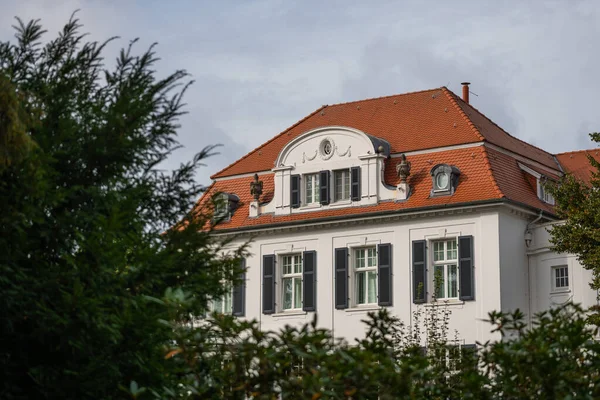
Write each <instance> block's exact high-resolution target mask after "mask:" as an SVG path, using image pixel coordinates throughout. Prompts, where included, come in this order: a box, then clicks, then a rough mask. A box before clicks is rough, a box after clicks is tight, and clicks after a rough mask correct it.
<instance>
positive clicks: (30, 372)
mask: <svg viewBox="0 0 600 400" xmlns="http://www.w3.org/2000/svg"><path fill="white" fill-rule="evenodd" d="M80 29H81V25H80V24H79V23H78V21H77V19H75V18H74V17H72V18H71V20H70V21H69V22H68V23H67V24H66V25H65V26H64V28H63V29H62V31H61V32H60V33H59V35H58V37H56V38H54V39H51V40H49V41H47V43H46V44H43V41H42V38H43V35H44V34H45V31H44V30H43V29H42V27H41V25H40V23H39V21H31V22H29V23H23V22H22V21H21V20H18V23H17V26H16V41H15V42H14V43H9V42H6V43H0V210H1V212H0V232H1V235H0V318H1V323H0V332H1V338H0V339H1V340H0V397H1V398H9V399H12V398H14V399H16V398H23V399H25V398H27V399H39V398H73V399H85V398H94V399H103V398H106V399H112V398H118V397H119V396H126V397H127V396H130V393H128V392H130V391H131V390H130V389H135V388H136V387H142V386H143V387H145V388H147V389H148V390H149V391H151V390H154V391H156V392H157V393H160V391H161V390H162V388H163V387H168V386H172V385H173V384H174V382H177V381H178V380H179V377H178V376H177V373H176V372H177V371H176V370H174V369H173V363H172V362H170V361H169V360H166V359H165V354H166V351H167V346H168V344H169V343H170V342H171V341H172V335H173V329H172V326H173V325H172V324H173V323H175V322H176V323H180V324H181V323H185V322H186V321H187V320H189V319H190V316H191V315H197V314H198V313H199V312H200V311H201V310H202V309H203V308H204V307H205V306H206V302H207V299H208V298H209V297H210V296H218V295H220V294H221V291H222V289H221V281H222V280H228V279H229V280H230V279H232V277H233V276H236V274H237V273H238V271H236V267H235V266H236V265H239V263H238V261H236V257H238V256H239V251H238V252H236V253H235V254H232V255H231V256H230V257H226V258H225V257H221V256H219V254H220V253H221V245H222V243H219V242H216V241H215V240H214V238H213V237H212V235H211V234H210V229H209V230H206V229H202V228H204V227H205V226H206V223H207V221H208V220H207V218H208V217H207V216H208V215H209V212H207V211H210V210H206V209H202V208H200V207H195V208H194V202H195V201H196V199H197V198H198V196H199V194H200V193H201V191H202V187H201V186H199V185H197V184H196V183H195V182H194V174H195V171H196V169H197V168H198V166H199V165H200V163H201V160H202V158H204V157H206V156H208V155H209V154H210V153H211V152H212V149H213V148H212V147H208V148H205V149H204V150H203V151H202V152H200V153H199V154H198V155H197V156H196V157H195V158H194V159H193V160H192V161H190V162H188V163H185V164H182V165H181V166H180V167H179V168H178V169H177V170H175V171H173V172H172V173H167V172H164V171H161V170H160V169H159V164H160V163H161V162H162V161H164V160H165V158H167V157H168V156H169V155H170V154H171V153H172V152H173V151H174V150H175V149H176V148H177V147H178V142H177V141H176V131H177V129H178V118H179V117H180V116H181V115H182V114H183V113H184V110H183V103H182V98H183V95H184V93H185V91H186V89H187V88H188V85H189V82H188V81H187V80H188V75H187V74H186V72H185V71H176V72H174V73H172V74H170V75H168V76H166V77H164V78H159V77H157V76H156V74H155V72H154V67H155V64H156V62H157V57H156V55H155V51H154V46H152V47H150V48H149V49H148V50H147V51H143V52H141V54H139V55H136V54H135V49H134V47H135V41H133V42H131V43H130V45H129V46H128V47H127V48H125V49H123V50H122V51H121V52H120V54H119V56H118V58H117V60H116V63H115V64H112V63H111V65H114V67H111V68H108V67H106V66H105V65H104V64H103V59H102V53H103V50H104V49H105V46H106V45H108V44H109V43H110V42H111V40H108V41H106V42H103V43H97V42H88V41H86V40H85V35H84V34H82V33H81V32H80ZM192 209H194V210H195V211H194V212H193V213H190V211H189V210H192ZM173 226H177V229H170V228H171V227H173ZM184 292H185V293H187V298H188V301H187V302H186V303H185V306H182V303H181V302H180V301H178V298H180V297H181V296H182V293H184ZM159 299H160V300H159ZM158 303H161V304H158ZM165 304H166V305H172V306H171V307H165ZM123 388H125V389H126V390H123ZM134 391H135V390H134ZM129 398H130V397H129Z"/></svg>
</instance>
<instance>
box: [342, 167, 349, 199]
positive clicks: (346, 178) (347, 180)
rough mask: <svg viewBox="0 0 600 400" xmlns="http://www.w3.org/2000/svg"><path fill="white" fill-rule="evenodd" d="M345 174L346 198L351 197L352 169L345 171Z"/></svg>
mask: <svg viewBox="0 0 600 400" xmlns="http://www.w3.org/2000/svg"><path fill="white" fill-rule="evenodd" d="M343 174H344V200H345V199H349V198H350V171H343Z"/></svg>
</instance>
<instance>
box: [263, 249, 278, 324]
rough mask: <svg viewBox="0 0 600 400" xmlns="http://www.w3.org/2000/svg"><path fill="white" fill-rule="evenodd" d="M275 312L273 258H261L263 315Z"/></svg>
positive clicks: (266, 256) (265, 256)
mask: <svg viewBox="0 0 600 400" xmlns="http://www.w3.org/2000/svg"><path fill="white" fill-rule="evenodd" d="M274 312H275V256H274V255H272V254H269V255H264V256H263V314H273V313H274Z"/></svg>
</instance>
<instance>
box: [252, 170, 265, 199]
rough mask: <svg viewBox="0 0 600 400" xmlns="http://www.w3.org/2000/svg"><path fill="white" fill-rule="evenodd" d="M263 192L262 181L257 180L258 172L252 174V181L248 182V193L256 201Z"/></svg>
mask: <svg viewBox="0 0 600 400" xmlns="http://www.w3.org/2000/svg"><path fill="white" fill-rule="evenodd" d="M262 192H263V183H262V181H259V180H258V174H254V182H250V194H251V195H252V196H253V197H254V200H255V201H258V199H259V198H260V195H261V194H262Z"/></svg>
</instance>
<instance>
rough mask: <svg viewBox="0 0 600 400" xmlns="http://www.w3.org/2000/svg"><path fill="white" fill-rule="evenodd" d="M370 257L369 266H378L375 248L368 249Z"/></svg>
mask: <svg viewBox="0 0 600 400" xmlns="http://www.w3.org/2000/svg"><path fill="white" fill-rule="evenodd" d="M368 255H369V260H368V266H369V267H376V266H377V252H376V251H375V248H370V249H368Z"/></svg>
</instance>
